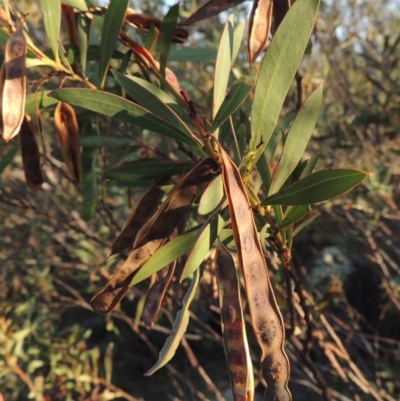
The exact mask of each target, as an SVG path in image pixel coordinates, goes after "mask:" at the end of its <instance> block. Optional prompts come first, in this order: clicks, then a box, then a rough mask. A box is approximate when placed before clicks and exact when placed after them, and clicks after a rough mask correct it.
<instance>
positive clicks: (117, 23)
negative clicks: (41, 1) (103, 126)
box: [47, 0, 129, 88]
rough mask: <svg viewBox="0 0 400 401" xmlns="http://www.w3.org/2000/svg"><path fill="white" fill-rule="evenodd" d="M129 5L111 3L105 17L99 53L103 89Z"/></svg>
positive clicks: (122, 0)
mask: <svg viewBox="0 0 400 401" xmlns="http://www.w3.org/2000/svg"><path fill="white" fill-rule="evenodd" d="M47 1H50V0H47ZM128 4H129V0H118V1H111V2H110V5H109V6H108V8H107V12H106V15H105V17H104V24H103V30H102V32H101V40H100V52H99V58H100V60H99V76H100V82H101V85H100V87H101V88H103V87H104V83H105V79H106V76H107V70H108V66H109V65H110V61H111V56H112V54H113V51H114V48H115V44H116V42H117V39H118V35H119V31H120V29H121V27H122V24H123V22H124V18H125V13H126V9H127V7H128Z"/></svg>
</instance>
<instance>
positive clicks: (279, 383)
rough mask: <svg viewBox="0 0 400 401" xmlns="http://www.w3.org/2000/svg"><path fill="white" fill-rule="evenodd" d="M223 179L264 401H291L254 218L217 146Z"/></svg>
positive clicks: (234, 170)
mask: <svg viewBox="0 0 400 401" xmlns="http://www.w3.org/2000/svg"><path fill="white" fill-rule="evenodd" d="M220 152H221V160H222V178H223V183H224V189H225V194H226V196H227V198H228V203H229V212H230V216H231V220H232V229H233V236H234V239H235V243H236V247H237V251H238V256H239V262H240V266H241V269H242V272H243V277H244V281H245V286H246V292H247V299H248V302H249V308H250V316H251V322H252V326H253V330H254V333H255V336H256V339H257V342H258V344H259V345H260V347H261V350H262V354H261V368H262V372H263V377H264V379H265V381H266V383H267V385H268V387H267V391H266V393H265V400H266V401H274V400H279V401H290V400H291V399H292V397H291V394H290V391H289V389H288V386H287V384H288V380H289V376H290V365H289V360H288V358H287V356H286V353H285V351H284V349H283V343H284V339H285V330H284V325H283V319H282V316H281V314H280V311H279V308H278V305H277V303H276V300H275V296H274V293H273V290H272V286H271V282H270V280H269V276H268V270H267V264H266V261H265V258H264V255H263V251H262V248H261V244H260V240H259V238H258V233H257V229H256V226H255V223H254V216H253V212H252V209H251V206H250V202H249V199H248V197H247V192H246V189H245V187H244V184H243V181H242V177H241V175H240V172H239V170H238V168H237V167H236V165H235V164H234V162H233V161H232V159H230V157H229V156H228V155H227V154H226V152H225V151H224V150H223V149H222V147H221V146H220Z"/></svg>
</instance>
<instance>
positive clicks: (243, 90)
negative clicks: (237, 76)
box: [211, 81, 252, 132]
mask: <svg viewBox="0 0 400 401" xmlns="http://www.w3.org/2000/svg"><path fill="white" fill-rule="evenodd" d="M251 89H252V85H249V84H246V83H245V82H242V81H239V82H237V83H236V84H235V85H233V87H232V89H231V90H230V91H229V94H228V96H226V98H225V99H224V101H223V102H222V104H221V107H220V108H219V109H218V112H217V114H216V116H215V117H214V121H213V123H212V125H211V132H214V131H215V130H217V129H218V128H219V127H220V126H221V125H222V124H223V123H224V122H225V121H226V120H227V119H228V118H229V117H230V116H231V115H232V114H233V113H234V112H235V111H236V110H237V109H238V108H239V107H240V106H241V105H242V103H243V102H244V101H245V100H246V98H247V96H248V95H249V94H250V91H251Z"/></svg>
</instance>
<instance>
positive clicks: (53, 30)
mask: <svg viewBox="0 0 400 401" xmlns="http://www.w3.org/2000/svg"><path fill="white" fill-rule="evenodd" d="M40 5H41V6H42V11H43V20H44V28H45V30H46V34H47V39H48V41H49V44H50V48H51V50H52V52H53V55H54V57H55V60H56V62H58V61H59V55H58V38H59V36H60V26H61V2H60V1H59V0H40Z"/></svg>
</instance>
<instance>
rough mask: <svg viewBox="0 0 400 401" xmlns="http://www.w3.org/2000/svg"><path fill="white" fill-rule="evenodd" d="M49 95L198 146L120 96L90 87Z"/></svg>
mask: <svg viewBox="0 0 400 401" xmlns="http://www.w3.org/2000/svg"><path fill="white" fill-rule="evenodd" d="M50 96H52V97H54V98H56V99H59V100H62V101H64V102H67V103H70V104H73V105H75V106H80V107H83V108H85V109H88V110H91V111H95V112H97V113H101V114H105V115H106V116H110V117H114V118H117V119H119V120H122V121H126V122H129V123H132V124H135V125H138V126H139V127H142V128H146V129H148V130H150V131H153V132H156V133H159V134H162V135H165V136H168V137H170V138H172V139H176V140H177V141H182V142H185V143H187V144H188V145H192V146H195V147H196V148H198V149H199V148H200V144H199V143H198V142H196V141H195V140H194V139H193V138H192V137H189V136H187V135H185V134H183V133H181V132H180V131H178V130H177V129H176V128H174V127H173V126H172V125H170V124H168V123H167V122H165V121H164V120H163V119H161V118H158V117H157V116H155V115H153V114H152V113H151V112H150V111H148V110H146V109H145V108H143V107H141V106H139V105H137V104H135V103H132V102H130V101H129V100H126V99H124V98H122V97H120V96H116V95H112V94H110V93H106V92H102V91H96V90H92V89H80V88H79V89H78V88H74V89H59V90H56V91H52V92H51V93H50Z"/></svg>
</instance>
